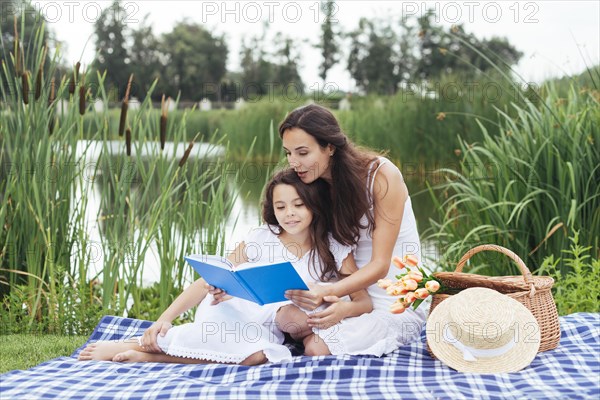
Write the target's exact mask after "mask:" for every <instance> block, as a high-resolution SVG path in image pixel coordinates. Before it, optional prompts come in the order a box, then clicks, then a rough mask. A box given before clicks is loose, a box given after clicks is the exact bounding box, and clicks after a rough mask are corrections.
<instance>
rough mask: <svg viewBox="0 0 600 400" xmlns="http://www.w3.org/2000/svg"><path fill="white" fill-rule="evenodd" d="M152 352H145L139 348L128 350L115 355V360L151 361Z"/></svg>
mask: <svg viewBox="0 0 600 400" xmlns="http://www.w3.org/2000/svg"><path fill="white" fill-rule="evenodd" d="M148 356H150V354H148V353H144V352H141V351H137V350H127V351H124V352H122V353H119V354H116V355H115V356H114V357H113V359H112V360H113V361H115V362H146V361H150V358H151V357H148Z"/></svg>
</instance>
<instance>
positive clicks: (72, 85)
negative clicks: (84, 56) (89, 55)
mask: <svg viewBox="0 0 600 400" xmlns="http://www.w3.org/2000/svg"><path fill="white" fill-rule="evenodd" d="M80 67H81V63H80V62H79V61H77V64H75V69H74V70H73V76H72V77H71V82H70V83H69V94H70V95H73V94H75V85H76V84H77V81H78V80H79V68H80Z"/></svg>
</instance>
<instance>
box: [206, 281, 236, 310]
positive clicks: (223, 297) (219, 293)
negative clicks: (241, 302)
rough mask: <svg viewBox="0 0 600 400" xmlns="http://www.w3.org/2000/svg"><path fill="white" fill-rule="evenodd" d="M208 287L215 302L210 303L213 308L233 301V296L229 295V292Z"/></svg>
mask: <svg viewBox="0 0 600 400" xmlns="http://www.w3.org/2000/svg"><path fill="white" fill-rule="evenodd" d="M206 287H207V288H208V293H209V294H212V295H213V297H214V300H213V301H212V302H211V303H210V305H211V306H214V305H216V304H219V303H222V302H224V301H227V300H229V299H233V296H230V295H228V294H227V292H226V291H224V290H221V289H219V288H216V287H214V286H211V285H208V284H207V285H206Z"/></svg>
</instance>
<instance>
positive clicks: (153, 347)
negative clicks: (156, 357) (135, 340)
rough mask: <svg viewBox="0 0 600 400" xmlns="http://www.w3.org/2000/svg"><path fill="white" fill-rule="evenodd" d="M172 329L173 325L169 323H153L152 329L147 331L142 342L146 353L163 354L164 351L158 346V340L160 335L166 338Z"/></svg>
mask: <svg viewBox="0 0 600 400" xmlns="http://www.w3.org/2000/svg"><path fill="white" fill-rule="evenodd" d="M172 327H173V325H172V324H171V323H170V322H168V321H156V322H155V323H153V324H152V326H150V328H148V329H146V331H145V332H144V334H143V335H142V339H141V341H140V344H141V346H142V348H143V349H144V351H145V352H147V353H162V352H163V351H162V349H161V348H160V347H159V346H158V342H157V341H156V338H157V337H158V335H160V336H163V337H164V336H165V335H166V334H167V331H168V330H169V329H171V328H172Z"/></svg>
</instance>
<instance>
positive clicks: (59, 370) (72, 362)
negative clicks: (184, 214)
mask: <svg viewBox="0 0 600 400" xmlns="http://www.w3.org/2000/svg"><path fill="white" fill-rule="evenodd" d="M560 323H561V330H562V337H561V340H560V345H559V347H558V348H557V349H556V350H552V351H548V352H544V353H540V354H538V355H537V357H536V358H535V359H534V360H533V362H532V364H531V365H530V366H529V367H528V368H526V369H524V370H522V371H520V372H518V373H511V374H498V375H477V374H463V373H459V372H456V371H454V370H452V369H450V368H448V367H446V366H445V365H444V364H442V363H441V362H440V361H437V360H434V359H432V358H431V357H430V356H429V354H428V353H427V351H426V348H425V344H424V340H425V337H424V334H423V335H422V337H421V339H422V340H421V342H418V343H414V344H412V345H409V346H405V347H402V348H400V349H399V350H397V351H395V352H394V353H392V354H391V355H388V356H386V357H382V358H377V357H367V356H364V357H362V356H360V357H357V356H343V357H336V356H327V357H302V356H299V357H295V358H294V360H293V361H292V362H288V363H281V364H266V365H262V366H257V367H242V366H237V365H219V364H215V365H183V364H158V363H145V364H144V363H133V364H120V363H113V362H105V361H101V362H95V361H86V362H78V361H76V357H77V354H78V353H79V351H80V350H81V349H78V350H77V351H75V353H74V354H73V355H72V356H71V357H60V358H57V359H54V360H50V361H48V362H45V363H43V364H40V365H38V366H36V367H34V368H31V369H29V370H26V371H11V372H8V373H6V374H3V375H0V398H1V399H18V400H23V399H61V400H65V399H81V398H86V399H114V398H118V399H183V398H208V399H211V398H227V399H232V398H233V399H254V398H273V399H281V398H299V399H308V398H310V399H312V398H327V399H336V398H360V399H366V398H369V399H378V398H394V399H396V398H402V399H413V398H414V399H440V398H442V399H462V398H467V399H475V398H477V399H500V398H502V399H525V398H526V399H532V398H539V399H542V398H543V399H575V398H593V399H598V398H600V314H590V313H579V314H572V315H568V316H565V317H561V318H560ZM149 324H150V323H149V322H147V321H139V320H132V319H127V318H117V317H104V318H103V319H102V320H101V321H100V323H99V324H98V326H97V327H96V329H95V330H94V332H93V334H92V336H91V337H90V339H89V341H88V342H94V341H97V340H119V339H122V338H125V337H130V336H132V335H136V334H140V333H141V332H143V330H144V329H145V328H147V327H148V326H149ZM2 356H3V357H5V356H8V355H7V354H3V355H2Z"/></svg>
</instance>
